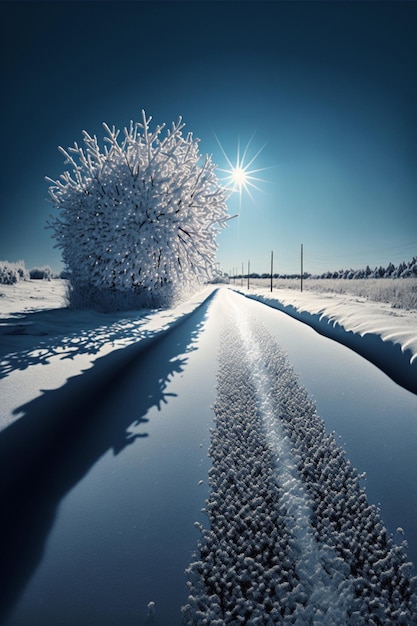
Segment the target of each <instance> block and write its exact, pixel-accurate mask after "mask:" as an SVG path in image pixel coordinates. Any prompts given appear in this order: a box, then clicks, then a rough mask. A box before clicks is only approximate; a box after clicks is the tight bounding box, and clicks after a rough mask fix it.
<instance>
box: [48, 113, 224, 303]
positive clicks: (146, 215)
mask: <svg viewBox="0 0 417 626" xmlns="http://www.w3.org/2000/svg"><path fill="white" fill-rule="evenodd" d="M142 117H143V120H142V123H133V122H130V127H129V128H125V129H124V136H123V137H122V138H121V139H119V135H120V131H119V130H116V128H115V127H114V126H113V127H112V128H111V129H110V128H109V127H108V126H107V125H106V124H103V126H104V129H105V131H106V133H107V136H106V137H105V139H104V141H105V142H106V145H105V146H104V150H102V149H101V148H100V146H99V144H98V141H97V137H96V136H93V137H91V136H90V135H89V134H88V133H87V132H86V131H83V135H84V137H83V141H84V147H80V146H78V144H77V143H74V147H72V148H69V149H68V151H67V150H64V149H63V148H60V151H61V152H62V153H63V154H64V156H65V157H66V161H65V163H66V164H68V165H69V166H70V167H71V169H72V172H68V171H66V172H64V174H62V175H61V176H60V178H59V179H58V180H56V181H55V180H52V179H50V178H47V180H48V181H49V182H51V183H52V185H51V186H50V188H49V194H50V197H51V199H52V203H53V205H54V207H55V208H56V209H58V211H59V212H60V215H59V217H56V216H54V217H52V218H51V221H50V222H49V223H48V227H49V228H52V229H53V231H54V233H53V237H54V238H55V239H56V244H55V247H59V248H62V251H63V261H64V263H65V265H66V266H67V268H68V270H69V271H70V275H71V279H70V304H71V305H72V306H73V307H89V306H92V307H94V308H99V309H102V310H112V309H125V308H135V307H138V306H165V305H166V306H170V305H172V304H173V301H174V300H175V298H178V297H180V296H181V294H182V293H183V292H184V290H189V289H190V287H192V286H193V285H195V284H196V283H198V282H201V280H205V279H207V278H210V277H211V271H212V268H213V265H214V255H215V251H216V248H217V244H216V237H217V234H218V232H219V231H220V229H221V228H223V227H224V226H225V225H226V221H227V219H228V214H227V207H226V203H225V198H226V196H225V191H224V189H223V188H222V186H221V185H220V183H219V182H218V180H217V177H216V175H215V173H214V168H215V166H214V164H213V163H212V161H211V158H210V157H208V156H206V158H205V159H204V162H203V163H202V164H199V161H200V159H201V157H200V154H199V150H198V142H199V140H198V139H194V138H193V135H192V133H187V134H186V135H185V136H183V134H182V130H183V128H184V126H185V124H184V123H183V122H182V119H181V118H179V120H178V122H177V123H173V124H172V127H171V129H167V130H166V132H165V133H162V131H163V130H164V128H165V125H161V126H157V127H156V129H155V130H154V131H152V130H151V129H150V122H151V119H152V118H151V117H149V118H147V117H146V115H145V112H144V111H142Z"/></svg>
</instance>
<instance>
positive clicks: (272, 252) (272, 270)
mask: <svg viewBox="0 0 417 626" xmlns="http://www.w3.org/2000/svg"><path fill="white" fill-rule="evenodd" d="M273 273H274V251H273V250H271V292H272V275H273Z"/></svg>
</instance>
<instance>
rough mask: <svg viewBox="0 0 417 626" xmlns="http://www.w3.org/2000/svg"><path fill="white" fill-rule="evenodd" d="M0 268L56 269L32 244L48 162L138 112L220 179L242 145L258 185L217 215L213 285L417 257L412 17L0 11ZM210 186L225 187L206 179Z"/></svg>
mask: <svg viewBox="0 0 417 626" xmlns="http://www.w3.org/2000/svg"><path fill="white" fill-rule="evenodd" d="M0 23H1V27H0V29H1V31H0V46H1V69H0V93H1V97H0V111H1V143H2V149H1V153H0V154H1V156H0V158H1V196H0V198H1V204H0V259H7V260H9V261H16V260H18V259H23V260H24V261H25V262H26V266H27V267H33V266H35V265H43V264H49V265H51V267H52V268H53V269H55V270H60V269H62V265H61V262H60V252H59V251H58V250H54V249H53V240H52V238H51V233H50V231H48V230H45V223H46V220H47V217H48V215H49V214H50V213H51V212H52V211H53V208H52V206H51V205H50V204H49V203H48V201H47V198H48V193H47V190H48V184H47V183H46V182H45V181H44V177H45V175H48V176H50V177H52V178H57V177H58V176H59V175H60V174H61V173H62V172H63V171H64V169H65V166H64V161H63V157H62V155H61V154H60V153H59V152H58V150H57V146H58V145H62V146H63V147H65V148H66V147H68V146H70V145H71V144H72V143H73V142H74V141H78V142H80V141H81V138H82V134H81V131H82V130H83V129H85V130H87V131H89V132H90V133H96V134H97V135H98V136H99V137H102V136H103V130H102V127H101V123H102V122H103V121H105V122H107V123H108V124H109V125H112V124H115V125H116V126H118V127H123V126H125V125H127V124H129V120H131V119H134V120H137V119H138V118H139V116H140V111H141V109H142V108H144V109H145V110H146V112H147V113H148V114H150V115H152V116H153V119H154V121H155V123H160V122H168V123H170V122H171V121H173V120H176V119H177V118H178V116H180V115H181V116H182V117H183V119H184V121H185V122H186V125H187V126H186V130H189V131H192V132H193V133H194V135H195V136H196V137H199V138H200V139H201V143H200V150H201V152H202V153H203V154H205V153H209V154H211V155H212V156H213V160H214V161H215V163H217V164H218V166H219V168H225V167H227V162H226V159H225V158H224V155H223V153H222V151H221V150H220V148H219V145H218V143H217V142H216V138H215V136H217V137H218V139H219V140H220V142H221V144H222V146H223V148H224V150H225V152H226V154H227V155H228V156H229V157H230V159H231V160H232V161H234V160H235V158H236V150H237V145H238V142H240V145H241V147H242V148H244V147H245V145H246V144H247V143H248V141H249V140H250V138H251V137H252V135H254V136H253V139H252V143H251V144H250V146H249V149H248V157H249V159H250V158H251V157H253V156H254V155H255V154H256V153H257V151H258V150H259V149H261V148H262V147H263V146H264V148H263V150H262V152H261V153H260V154H259V156H258V157H257V158H256V159H255V161H254V162H253V164H252V165H251V168H250V169H257V168H268V169H266V170H265V171H263V172H260V173H259V176H260V177H262V178H264V179H265V180H266V182H263V183H258V184H259V187H261V190H260V191H257V190H255V189H252V194H251V195H252V198H251V197H249V196H248V195H247V194H243V195H242V199H241V206H240V202H239V197H238V195H235V196H233V197H232V198H231V199H230V202H229V206H230V211H231V213H236V212H239V217H238V218H236V219H235V220H233V221H231V222H230V226H229V228H228V229H227V230H226V231H224V232H223V233H222V234H221V235H220V236H219V250H218V261H219V262H220V266H221V268H222V269H223V270H224V271H229V270H232V269H233V268H234V267H238V268H241V264H242V262H244V263H245V267H246V264H247V261H248V259H250V261H251V270H253V271H256V272H267V271H268V270H269V258H270V252H271V250H274V255H275V259H276V263H275V271H278V272H281V273H283V272H297V271H298V269H299V250H300V244H301V243H303V245H304V251H305V261H304V267H305V270H306V271H309V272H312V273H315V272H322V271H326V270H336V269H340V268H342V267H343V268H347V267H353V268H358V267H363V266H365V265H366V264H368V263H369V264H370V265H371V267H374V266H375V265H380V264H382V265H386V264H387V263H388V262H389V261H392V262H394V263H397V262H400V261H402V260H409V259H411V258H412V257H413V256H414V255H417V204H416V200H417V167H416V166H417V37H416V36H415V33H416V32H417V3H416V2H401V1H394V2H378V1H371V2H360V1H355V2H353V1H352V2H337V1H334V2H332V1H329V2H319V1H317V2H316V1H314V0H312V1H308V2H302V1H298V2H294V1H290V2H274V1H270V2H265V3H264V2H261V1H256V2H250V1H249V2H223V1H218V2H210V1H208V2H201V1H195V2H193V1H188V2H176V1H169V2H157V1H152V2H123V1H117V2H113V1H106V2H101V1H90V2H66V1H60V2H36V1H32V2H1V3H0ZM219 176H222V173H221V172H219Z"/></svg>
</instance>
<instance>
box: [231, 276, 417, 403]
mask: <svg viewBox="0 0 417 626" xmlns="http://www.w3.org/2000/svg"><path fill="white" fill-rule="evenodd" d="M238 291H239V292H241V293H243V294H245V295H246V296H248V297H250V298H254V299H256V300H259V301H260V302H263V303H264V304H267V305H268V306H271V307H273V308H276V309H278V310H280V311H283V312H285V313H287V314H288V315H291V316H292V317H294V318H296V319H298V320H300V321H302V322H304V323H306V324H308V325H309V326H311V327H313V328H314V329H315V330H317V331H318V332H319V333H321V334H323V335H325V336H327V337H330V338H331V339H335V340H336V341H339V342H340V343H343V344H344V345H346V346H348V347H350V348H352V349H353V350H355V351H356V352H357V353H358V354H360V355H362V356H364V357H365V358H366V359H368V360H369V361H371V363H374V365H376V366H377V367H379V368H380V369H382V370H383V371H384V372H385V373H386V374H388V375H389V376H390V377H391V378H392V379H393V380H395V381H396V382H397V383H399V384H401V385H403V386H404V387H405V388H406V389H409V390H410V391H412V392H413V393H417V312H416V311H406V310H402V309H393V308H392V307H391V306H390V305H389V304H384V303H376V302H371V301H369V300H366V299H364V298H358V297H354V296H350V295H342V294H324V295H323V294H317V293H314V292H311V291H302V292H301V291H300V292H296V291H295V290H293V289H278V290H275V291H273V292H272V293H271V291H270V290H268V289H263V288H259V287H253V288H250V289H238Z"/></svg>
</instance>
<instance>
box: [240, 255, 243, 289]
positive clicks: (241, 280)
mask: <svg viewBox="0 0 417 626" xmlns="http://www.w3.org/2000/svg"><path fill="white" fill-rule="evenodd" d="M240 286H241V287H242V289H243V261H242V276H241V277H240Z"/></svg>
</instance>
